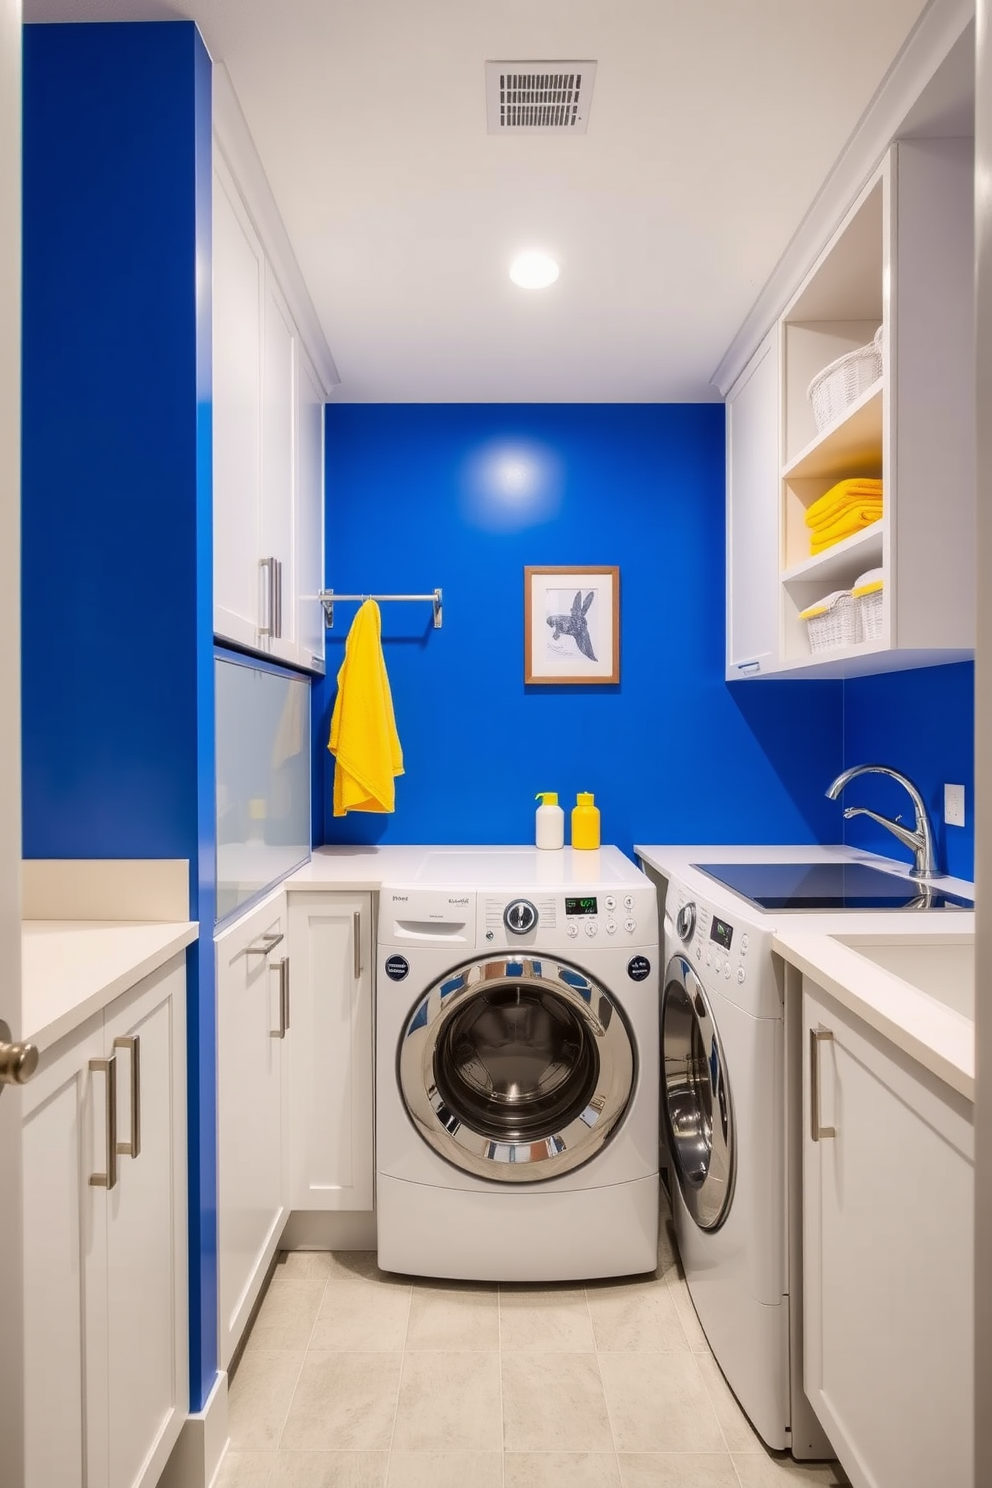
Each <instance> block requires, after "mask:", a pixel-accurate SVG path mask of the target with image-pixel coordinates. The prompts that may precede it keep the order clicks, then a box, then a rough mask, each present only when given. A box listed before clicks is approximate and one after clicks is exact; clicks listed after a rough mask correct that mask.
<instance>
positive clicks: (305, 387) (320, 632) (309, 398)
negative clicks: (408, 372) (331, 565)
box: [296, 348, 325, 668]
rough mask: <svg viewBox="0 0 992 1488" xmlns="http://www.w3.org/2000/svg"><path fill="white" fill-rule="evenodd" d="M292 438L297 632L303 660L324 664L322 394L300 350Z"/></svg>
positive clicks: (315, 375) (305, 357) (318, 664)
mask: <svg viewBox="0 0 992 1488" xmlns="http://www.w3.org/2000/svg"><path fill="white" fill-rule="evenodd" d="M298 386H299V397H298V399H297V418H298V420H299V425H298V428H299V432H298V435H297V441H296V451H297V463H296V479H297V489H298V491H299V500H298V503H297V521H296V600H297V610H296V627H297V630H296V635H297V641H298V644H299V647H300V650H301V653H302V655H303V658H304V662H305V663H306V659H307V657H309V658H310V663H309V664H310V665H312V666H315V667H316V666H320V667H321V668H322V667H323V663H324V630H325V625H324V610H323V606H322V605H321V603H320V600H319V599H318V598H317V596H318V594H319V593H320V591H321V589H322V588H323V587H324V398H323V394H322V393H321V391H320V383H319V382H318V380H317V374H316V372H315V371H314V370H313V367H312V366H311V365H310V361H309V358H308V357H307V355H306V353H305V352H304V351H303V350H302V348H301V349H300V357H299V382H298Z"/></svg>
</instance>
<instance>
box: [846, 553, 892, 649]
mask: <svg viewBox="0 0 992 1488" xmlns="http://www.w3.org/2000/svg"><path fill="white" fill-rule="evenodd" d="M883 593H884V570H883V569H881V568H870V569H869V570H868V572H867V573H863V574H862V575H861V577H860V578H858V579H856V580H855V581H854V587H853V589H852V590H851V594H852V596H853V598H854V605H855V608H856V610H857V614H858V624H859V625H860V627H861V637H862V639H863V640H865V641H880V640H881V639H882V607H883V599H882V595H883Z"/></svg>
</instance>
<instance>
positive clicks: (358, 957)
mask: <svg viewBox="0 0 992 1488" xmlns="http://www.w3.org/2000/svg"><path fill="white" fill-rule="evenodd" d="M354 937H355V981H356V982H357V981H358V978H359V977H360V976H361V974H362V911H361V910H360V909H356V910H355V917H354Z"/></svg>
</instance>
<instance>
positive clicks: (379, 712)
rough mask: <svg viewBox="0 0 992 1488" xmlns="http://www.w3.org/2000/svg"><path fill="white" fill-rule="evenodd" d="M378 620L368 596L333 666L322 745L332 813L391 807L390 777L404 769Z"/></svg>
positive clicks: (393, 799)
mask: <svg viewBox="0 0 992 1488" xmlns="http://www.w3.org/2000/svg"><path fill="white" fill-rule="evenodd" d="M381 634H382V620H381V617H380V615H379V606H378V605H377V604H376V602H375V600H374V599H367V600H366V601H365V603H364V604H363V605H362V607H361V608H360V610H359V611H358V614H357V615H356V616H355V618H354V620H353V621H352V623H351V629H350V631H349V632H348V639H347V641H346V642H345V647H344V661H343V662H342V663H341V670H340V671H339V672H338V695H337V700H336V701H335V704H334V713H333V716H332V718H331V737H330V739H329V740H328V743H327V747H328V749H329V750H330V751H331V753H332V754H333V755H334V757H335V760H336V762H337V763H336V767H335V770H334V815H335V816H344V815H345V813H346V812H348V811H382V812H386V811H395V809H396V787H395V785H394V784H393V778H394V776H396V775H402V774H403V751H402V749H401V748H400V741H399V737H398V735H397V733H396V720H395V719H394V717H393V699H392V695H391V693H390V691H389V678H388V677H387V676H386V663H385V661H384V660H383V655H382V641H381V639H380V637H381Z"/></svg>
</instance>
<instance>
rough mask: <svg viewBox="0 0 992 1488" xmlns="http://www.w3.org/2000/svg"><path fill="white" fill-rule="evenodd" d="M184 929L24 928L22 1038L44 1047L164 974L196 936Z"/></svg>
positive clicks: (97, 924) (64, 924)
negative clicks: (143, 982)
mask: <svg viewBox="0 0 992 1488" xmlns="http://www.w3.org/2000/svg"><path fill="white" fill-rule="evenodd" d="M198 933H199V932H198V927H197V926H196V924H194V923H192V922H191V921H174V922H167V921H156V922H154V923H138V922H135V921H122V920H117V921H114V920H25V921H24V922H23V924H22V926H21V967H22V969H21V985H22V1034H21V1037H22V1038H23V1039H24V1040H25V1041H27V1042H30V1043H33V1044H36V1045H37V1046H38V1048H39V1049H40V1050H43V1049H46V1048H48V1047H50V1045H52V1044H54V1043H55V1042H56V1041H57V1040H58V1039H60V1038H63V1037H64V1036H65V1034H67V1033H70V1032H71V1031H72V1030H73V1029H74V1028H77V1027H78V1026H79V1025H80V1024H81V1023H84V1022H85V1021H86V1019H87V1018H88V1017H90V1016H91V1015H92V1014H93V1013H97V1012H100V1010H101V1009H102V1008H104V1007H106V1006H107V1004H108V1003H110V1002H113V1000H114V998H115V997H119V996H120V995H121V993H122V992H126V991H127V990H128V989H129V988H130V987H133V986H134V985H135V984H136V983H137V982H140V981H141V979H142V977H146V976H149V975H150V974H151V973H152V972H153V971H157V970H158V969H159V967H160V966H164V965H165V963H166V962H167V961H169V960H170V959H171V958H172V957H173V956H174V955H176V953H177V952H178V951H181V950H183V949H184V948H185V947H186V946H188V945H190V944H191V943H192V942H193V941H194V940H195V939H196V938H197V934H198Z"/></svg>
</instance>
